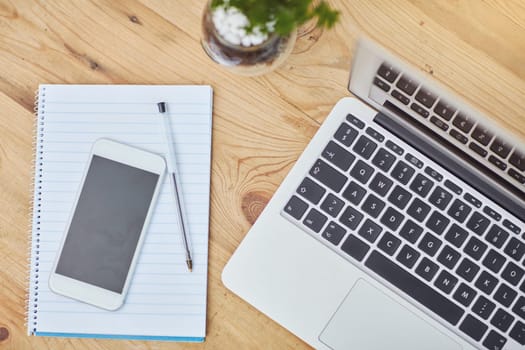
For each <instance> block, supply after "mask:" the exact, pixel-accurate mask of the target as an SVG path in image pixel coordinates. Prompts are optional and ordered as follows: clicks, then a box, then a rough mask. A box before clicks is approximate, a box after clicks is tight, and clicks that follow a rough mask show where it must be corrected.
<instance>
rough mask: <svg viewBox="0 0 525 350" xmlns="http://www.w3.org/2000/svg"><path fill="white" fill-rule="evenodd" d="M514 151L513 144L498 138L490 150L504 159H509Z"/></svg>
mask: <svg viewBox="0 0 525 350" xmlns="http://www.w3.org/2000/svg"><path fill="white" fill-rule="evenodd" d="M511 149H512V144H510V143H508V142H506V141H505V140H503V139H501V138H499V137H496V138H495V139H494V141H493V142H492V144H491V145H490V150H491V151H492V152H494V153H496V154H497V155H498V156H500V157H501V158H502V159H505V158H507V156H508V155H509V153H510V150H511Z"/></svg>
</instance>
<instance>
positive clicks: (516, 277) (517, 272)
mask: <svg viewBox="0 0 525 350" xmlns="http://www.w3.org/2000/svg"><path fill="white" fill-rule="evenodd" d="M524 274H525V271H523V269H522V268H521V267H519V266H518V265H516V264H514V263H513V262H512V261H509V263H508V264H507V266H505V268H504V269H503V272H502V273H501V277H503V279H504V280H505V281H507V282H509V283H510V284H512V285H513V286H517V285H518V283H520V281H521V278H522V277H523V275H524ZM524 311H525V310H524Z"/></svg>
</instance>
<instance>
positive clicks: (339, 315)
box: [319, 279, 462, 350]
mask: <svg viewBox="0 0 525 350" xmlns="http://www.w3.org/2000/svg"><path fill="white" fill-rule="evenodd" d="M319 340H320V341H321V342H323V343H324V344H326V345H327V346H329V347H330V348H332V349H336V350H340V349H359V350H376V349H377V350H385V349H425V350H443V349H447V350H455V349H458V350H459V349H461V348H462V347H461V346H460V345H459V344H458V343H456V342H455V341H453V340H452V339H451V338H450V337H448V336H447V335H445V334H443V333H441V332H440V331H438V330H437V329H436V328H434V327H433V326H431V325H430V324H429V323H427V322H426V321H424V320H422V319H421V318H419V317H418V316H417V315H416V314H414V313H413V312H411V311H409V310H408V309H406V308H405V307H404V306H402V305H401V304H399V303H398V302H396V301H395V300H393V299H391V298H390V297H388V296H387V295H386V294H384V293H383V292H381V291H380V290H379V289H377V288H375V287H374V286H372V285H371V284H369V283H367V282H366V281H364V280H361V279H360V280H358V281H357V282H356V284H355V285H354V287H353V288H352V290H351V291H350V293H348V295H347V296H346V298H345V299H344V300H343V302H342V303H341V305H340V306H339V308H338V309H337V311H336V312H335V314H334V315H333V316H332V319H331V320H330V321H329V322H328V324H327V325H326V327H325V329H324V330H323V332H322V333H321V335H320V336H319Z"/></svg>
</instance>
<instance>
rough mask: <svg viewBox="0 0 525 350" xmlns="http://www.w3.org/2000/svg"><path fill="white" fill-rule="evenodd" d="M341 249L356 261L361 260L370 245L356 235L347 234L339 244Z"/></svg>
mask: <svg viewBox="0 0 525 350" xmlns="http://www.w3.org/2000/svg"><path fill="white" fill-rule="evenodd" d="M341 249H342V250H343V252H345V253H346V254H348V255H350V256H351V257H352V258H354V259H356V260H357V261H362V260H363V258H364V257H365V255H366V253H368V251H369V250H370V246H369V245H368V244H366V243H365V242H363V241H362V240H360V239H359V238H357V237H356V236H354V235H349V236H348V238H347V239H346V241H344V243H343V245H342V246H341Z"/></svg>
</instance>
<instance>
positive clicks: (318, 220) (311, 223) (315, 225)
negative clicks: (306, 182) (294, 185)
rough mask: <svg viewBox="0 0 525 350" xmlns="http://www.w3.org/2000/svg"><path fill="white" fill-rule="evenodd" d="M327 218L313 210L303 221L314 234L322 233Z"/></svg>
mask: <svg viewBox="0 0 525 350" xmlns="http://www.w3.org/2000/svg"><path fill="white" fill-rule="evenodd" d="M326 220H327V217H326V216H325V215H323V214H321V212H319V211H318V210H317V209H315V208H312V209H310V211H309V212H308V214H307V215H306V217H305V218H304V220H303V224H304V225H305V226H306V227H308V228H309V229H310V230H312V231H314V232H319V231H321V228H322V227H323V225H324V224H325V223H326Z"/></svg>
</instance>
